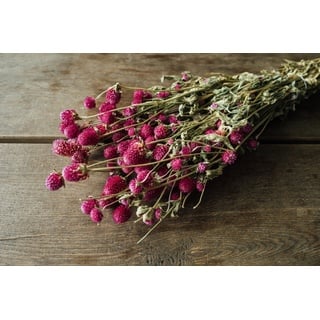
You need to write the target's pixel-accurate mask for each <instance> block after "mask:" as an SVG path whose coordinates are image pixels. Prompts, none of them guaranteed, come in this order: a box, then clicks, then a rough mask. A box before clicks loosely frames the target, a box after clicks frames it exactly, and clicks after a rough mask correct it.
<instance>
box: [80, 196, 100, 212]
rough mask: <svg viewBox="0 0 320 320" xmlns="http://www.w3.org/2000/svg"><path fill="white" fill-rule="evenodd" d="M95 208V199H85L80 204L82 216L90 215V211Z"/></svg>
mask: <svg viewBox="0 0 320 320" xmlns="http://www.w3.org/2000/svg"><path fill="white" fill-rule="evenodd" d="M96 206H97V200H96V199H87V200H84V201H82V202H81V206H80V210H81V211H82V212H83V213H84V214H90V211H91V210H92V209H93V208H95V207H96Z"/></svg>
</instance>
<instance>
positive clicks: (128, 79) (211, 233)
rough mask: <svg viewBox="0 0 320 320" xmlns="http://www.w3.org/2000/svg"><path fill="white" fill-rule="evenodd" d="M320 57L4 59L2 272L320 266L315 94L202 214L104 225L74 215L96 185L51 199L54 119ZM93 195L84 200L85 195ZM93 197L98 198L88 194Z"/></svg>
mask: <svg viewBox="0 0 320 320" xmlns="http://www.w3.org/2000/svg"><path fill="white" fill-rule="evenodd" d="M315 56H318V55H316V54H1V55H0V85H1V99H0V104H1V108H0V118H1V120H2V123H1V126H0V152H1V153H0V154H1V161H0V198H1V204H0V210H1V211H0V264H1V265H319V264H320V239H319V235H320V197H319V195H320V192H319V191H320V186H319V181H320V161H319V159H320V144H319V142H320V107H319V105H320V93H319V94H316V95H315V96H313V97H312V98H310V99H309V100H308V101H306V102H304V103H302V104H301V105H300V106H299V108H298V109H297V111H296V112H295V113H292V114H290V115H289V116H288V119H287V121H285V122H282V121H280V120H275V121H274V122H273V123H272V124H271V125H270V126H269V128H268V129H267V131H266V132H265V134H264V135H263V143H262V145H261V146H260V147H259V149H258V150H257V151H256V152H253V153H248V154H246V155H245V156H243V157H242V158H241V159H240V160H239V161H238V163H237V164H235V165H234V166H232V167H229V168H228V169H227V170H225V173H224V175H223V176H222V177H220V178H218V179H216V180H215V181H213V182H212V183H210V184H209V186H208V189H207V192H206V194H205V197H204V199H203V202H202V205H201V206H200V208H198V209H197V210H195V211H193V210H192V209H191V204H190V206H189V207H188V208H186V209H185V210H184V211H183V212H181V218H179V219H171V220H167V221H165V222H164V223H163V224H162V225H160V227H159V228H158V229H157V230H156V231H155V232H154V233H152V234H151V235H150V236H149V237H148V238H147V239H146V240H145V241H144V242H142V243H141V244H139V245H137V244H136V241H137V240H138V239H139V238H140V237H141V236H142V235H143V234H144V233H145V232H146V230H147V229H146V227H145V226H144V225H142V224H134V223H132V222H129V223H126V224H124V225H120V226H118V225H114V224H112V222H111V217H110V216H109V217H107V218H106V219H105V220H104V221H103V223H102V224H101V225H100V226H96V225H94V224H92V223H91V222H90V221H89V220H88V218H87V217H85V216H84V215H83V214H82V213H80V211H79V201H78V199H79V198H80V197H84V196H86V195H87V194H88V193H98V191H99V190H100V188H101V184H102V183H103V180H104V177H102V176H94V177H91V178H90V179H89V181H87V182H85V183H80V184H74V185H68V187H67V188H66V189H65V190H59V191H57V192H49V191H47V190H46V189H45V187H44V180H45V178H46V176H47V174H48V173H49V172H50V171H51V170H52V169H53V168H57V169H60V168H61V167H62V166H63V165H64V164H66V163H67V162H66V159H62V158H59V157H56V156H54V155H52V154H51V142H52V140H53V139H54V138H56V137H57V136H59V132H58V129H57V126H58V123H59V119H58V118H59V117H58V116H59V112H60V111H62V110H63V109H65V108H68V107H72V108H76V109H79V108H80V106H81V101H82V99H83V98H84V97H85V96H86V95H95V94H97V93H98V92H100V90H102V89H103V88H105V87H106V86H109V85H112V84H114V82H116V81H118V82H120V83H125V84H127V85H129V86H150V85H154V84H158V83H159V79H160V77H161V76H162V75H163V74H175V73H180V72H181V71H184V70H190V71H191V72H192V73H194V74H199V75H204V74H206V73H208V72H213V71H219V72H225V73H236V72H241V71H251V72H258V71H259V70H261V69H271V68H275V67H278V66H279V65H280V63H282V62H283V59H285V58H289V59H293V60H298V59H302V58H303V59H307V58H312V57H315ZM89 190H90V191H89ZM95 191H96V192H95Z"/></svg>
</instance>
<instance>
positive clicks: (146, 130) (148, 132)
mask: <svg viewBox="0 0 320 320" xmlns="http://www.w3.org/2000/svg"><path fill="white" fill-rule="evenodd" d="M139 134H140V136H141V138H142V139H147V138H148V137H150V136H153V128H152V126H151V125H150V124H148V123H145V124H143V125H142V126H141V128H140V132H139Z"/></svg>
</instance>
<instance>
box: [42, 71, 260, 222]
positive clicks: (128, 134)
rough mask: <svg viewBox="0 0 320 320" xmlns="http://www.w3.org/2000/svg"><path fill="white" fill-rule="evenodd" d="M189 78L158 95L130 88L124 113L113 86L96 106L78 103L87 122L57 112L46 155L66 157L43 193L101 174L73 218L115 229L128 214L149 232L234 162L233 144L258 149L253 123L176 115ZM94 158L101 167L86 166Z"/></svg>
mask: <svg viewBox="0 0 320 320" xmlns="http://www.w3.org/2000/svg"><path fill="white" fill-rule="evenodd" d="M191 77H192V76H191V75H190V74H189V73H186V72H185V73H182V75H181V76H180V78H179V79H177V80H176V81H175V82H174V83H173V84H172V85H171V86H170V87H168V88H163V89H162V90H161V89H160V90H159V89H158V88H154V89H149V90H142V89H136V90H134V91H133V96H132V102H131V104H130V105H129V106H120V100H121V95H122V89H121V87H120V85H119V84H116V85H114V86H112V87H110V88H108V89H107V90H106V91H105V92H104V101H102V102H98V100H99V99H96V98H94V97H86V98H85V99H84V102H83V106H84V108H86V109H92V110H97V111H96V113H95V114H94V115H91V116H80V115H79V114H78V113H77V112H76V111H75V110H71V109H70V110H64V111H62V112H61V113H60V120H61V122H60V127H59V128H60V131H61V133H62V134H63V135H64V136H65V138H61V139H57V140H55V141H54V142H53V145H52V150H53V153H54V154H57V155H60V156H66V157H70V159H71V163H70V164H69V165H67V166H66V167H64V168H63V169H62V170H61V172H57V171H54V172H52V173H51V174H50V175H49V176H48V177H47V179H46V187H47V188H48V189H49V190H58V189H60V188H61V187H64V186H65V184H66V182H77V181H82V180H85V179H87V178H88V177H89V175H90V174H91V173H94V172H104V173H105V174H106V181H105V184H104V186H103V187H102V191H101V194H100V195H99V196H98V197H96V196H88V198H87V199H85V200H82V203H81V211H82V212H83V213H84V214H86V215H88V216H89V217H90V219H91V220H92V221H93V222H95V223H100V222H101V221H102V219H103V217H104V215H105V214H106V212H110V213H111V215H112V219H113V221H114V222H115V223H117V224H119V223H123V222H125V221H127V220H129V219H130V217H131V215H132V207H135V208H136V214H137V216H138V219H140V220H142V221H143V222H144V223H145V224H147V225H149V226H152V225H154V224H155V223H157V222H159V221H161V220H162V219H163V218H165V217H166V216H167V215H171V216H174V215H176V214H177V212H178V210H179V209H180V208H181V207H182V206H183V205H184V201H185V200H186V198H187V197H188V196H189V195H190V194H191V193H192V192H198V193H199V194H200V195H201V196H202V193H203V192H204V190H205V186H206V183H207V181H208V180H210V179H211V178H212V177H214V176H217V175H218V174H219V172H220V171H221V170H220V169H221V168H223V167H225V166H227V165H232V164H234V163H235V161H236V160H237V154H238V152H237V151H238V147H239V146H240V145H242V144H244V145H245V146H246V147H247V148H249V149H256V148H257V146H258V143H257V140H255V139H254V138H251V137H250V134H251V132H252V129H253V124H251V123H249V122H247V123H245V124H243V125H242V126H239V127H237V128H231V129H230V126H229V125H228V124H226V123H225V120H223V119H222V118H219V113H215V115H214V116H213V115H212V116H211V118H210V119H212V121H211V122H207V121H206V122H203V121H202V122H201V121H198V120H196V118H195V119H191V118H190V116H186V115H184V114H183V113H181V112H179V111H178V108H177V106H175V105H174V103H173V102H174V101H175V100H174V99H172V98H173V97H174V96H177V97H179V94H181V96H183V93H184V92H186V90H188V89H187V88H188V82H189V81H190V79H191ZM179 103H180V102H179ZM168 106H169V107H168ZM210 108H211V109H212V110H213V109H214V110H218V109H219V106H218V105H217V104H216V103H212V102H210V103H209V102H208V105H207V106H204V107H203V108H202V113H203V112H207V113H208V115H210V112H209V109H210ZM206 110H207V111H206ZM219 112H221V113H223V110H220V111H219ZM186 128H187V129H188V130H186ZM190 132H191V135H190V134H189V133H190ZM192 133H194V136H192ZM97 152H101V154H102V155H103V157H104V159H103V160H101V161H96V160H93V159H92V155H93V154H96V153H97Z"/></svg>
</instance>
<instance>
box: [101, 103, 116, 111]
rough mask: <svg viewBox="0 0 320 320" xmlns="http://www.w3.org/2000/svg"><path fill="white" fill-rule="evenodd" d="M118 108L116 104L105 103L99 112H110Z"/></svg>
mask: <svg viewBox="0 0 320 320" xmlns="http://www.w3.org/2000/svg"><path fill="white" fill-rule="evenodd" d="M116 108H117V106H116V105H115V104H111V103H108V102H103V103H102V104H101V105H100V107H99V112H100V113H103V112H108V111H114V110H115V109H116Z"/></svg>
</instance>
